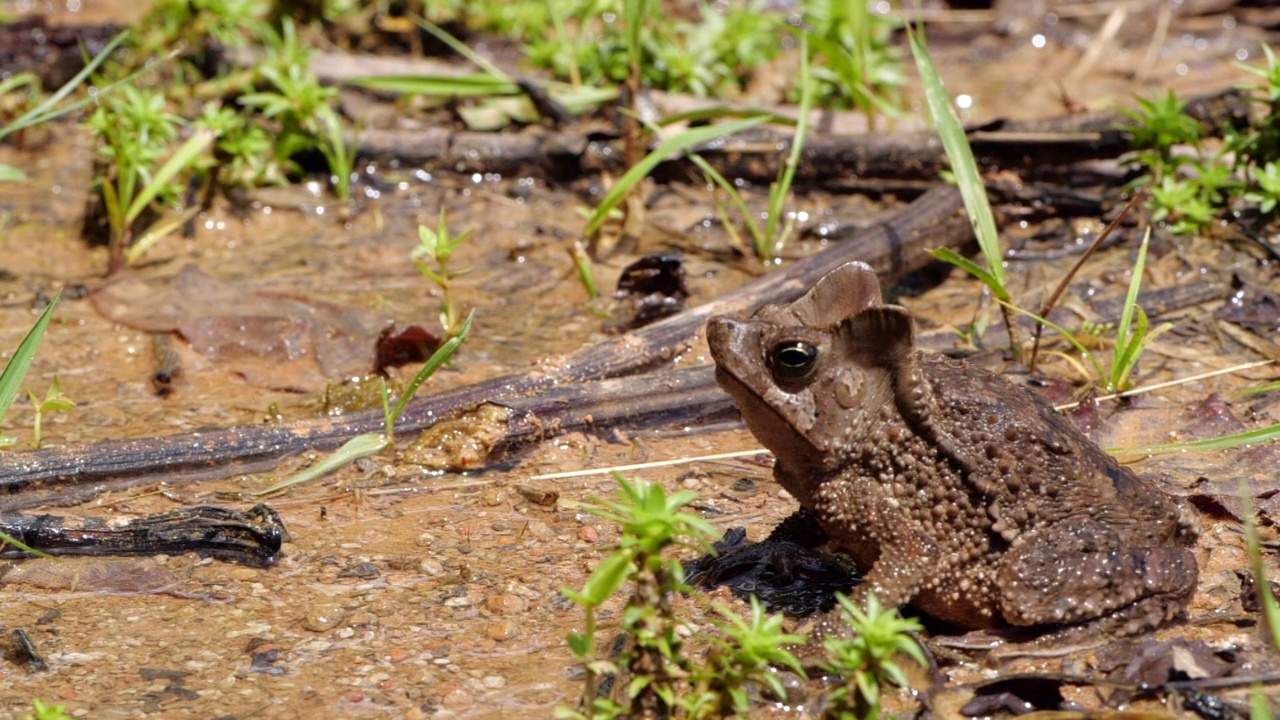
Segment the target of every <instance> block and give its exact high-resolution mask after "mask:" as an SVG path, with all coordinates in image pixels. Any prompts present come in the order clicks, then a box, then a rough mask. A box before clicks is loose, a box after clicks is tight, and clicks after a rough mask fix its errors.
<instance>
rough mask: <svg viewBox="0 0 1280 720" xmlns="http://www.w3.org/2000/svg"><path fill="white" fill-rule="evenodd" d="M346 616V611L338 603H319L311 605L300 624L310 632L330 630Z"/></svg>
mask: <svg viewBox="0 0 1280 720" xmlns="http://www.w3.org/2000/svg"><path fill="white" fill-rule="evenodd" d="M346 617H347V611H346V610H345V609H343V608H342V607H341V606H340V605H335V604H330V603H320V604H316V605H312V606H311V609H310V610H308V611H307V614H306V617H304V618H303V619H302V626H303V627H304V628H306V629H308V630H310V631H312V632H325V631H327V630H332V629H333V628H334V627H336V626H337V625H338V624H340V623H341V622H342V621H343V620H344V619H346Z"/></svg>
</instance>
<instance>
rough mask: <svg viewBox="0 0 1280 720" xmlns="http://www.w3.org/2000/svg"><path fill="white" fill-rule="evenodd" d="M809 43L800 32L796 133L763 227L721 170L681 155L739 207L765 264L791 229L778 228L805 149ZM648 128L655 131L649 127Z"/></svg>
mask: <svg viewBox="0 0 1280 720" xmlns="http://www.w3.org/2000/svg"><path fill="white" fill-rule="evenodd" d="M807 44H808V35H806V34H801V35H800V82H801V87H802V88H803V91H802V92H801V95H800V107H799V116H798V118H797V119H796V121H795V133H794V134H793V135H792V138H791V149H790V152H789V153H788V155H787V159H786V160H785V161H784V162H783V164H782V165H781V166H780V167H779V170H778V179H777V180H775V181H774V182H773V183H771V184H770V185H769V209H768V215H767V218H766V221H765V225H764V227H761V225H760V223H759V222H758V221H757V220H756V217H755V215H754V214H753V213H752V212H751V208H750V207H749V206H748V205H747V202H746V199H745V198H744V197H743V195H742V193H741V192H740V191H739V190H738V188H737V187H735V186H734V184H733V183H731V182H729V180H728V179H727V178H725V176H724V175H723V174H721V173H720V171H718V170H716V169H715V168H714V167H712V166H711V164H710V163H708V162H707V161H706V160H705V159H704V158H703V157H702V156H700V155H698V154H697V153H695V152H692V151H691V150H685V151H684V154H685V156H686V157H687V158H689V160H690V161H691V162H693V164H694V165H696V166H697V167H698V169H700V170H702V173H703V174H704V175H705V176H706V177H707V178H708V179H709V180H710V182H712V183H714V184H715V185H716V187H718V188H720V189H721V190H722V191H724V193H725V194H726V195H728V197H729V200H730V202H732V203H733V205H734V207H736V208H737V209H738V212H739V214H740V215H741V217H742V221H743V223H744V224H745V225H746V228H747V231H748V232H749V233H750V234H751V240H752V243H751V246H752V248H753V249H754V251H755V255H756V257H757V258H759V259H760V260H761V261H762V262H765V263H768V262H770V261H772V260H773V259H774V257H775V256H776V255H777V253H778V252H779V251H780V250H781V249H782V248H783V246H785V245H786V242H787V240H788V239H789V237H790V235H791V232H792V229H793V228H792V225H791V223H790V222H787V223H784V224H782V225H781V229H779V223H780V222H781V219H782V217H783V204H784V203H785V202H786V199H787V197H788V196H789V195H790V194H791V186H792V184H793V183H794V181H795V174H796V168H797V167H798V166H799V164H800V156H801V154H802V153H803V151H804V144H805V140H806V138H807V136H808V132H809V113H810V111H811V110H812V108H813V96H814V93H813V89H814V84H813V83H812V82H811V79H812V78H811V76H810V67H809V61H808V57H809V56H808V53H807V52H806V49H807V46H808V45H807ZM702 117H703V116H702V114H701V113H700V114H699V115H698V116H693V115H692V114H683V115H680V116H676V117H670V118H667V119H666V121H665V122H666V124H671V123H674V122H681V121H684V120H689V119H702ZM760 117H761V116H760V115H758V114H757V115H754V119H758V118H760ZM767 119H768V120H769V121H771V122H790V120H789V119H788V118H785V117H777V116H774V117H768V118H767ZM650 129H651V130H656V128H655V127H653V126H651V127H650ZM716 209H717V211H718V212H719V213H720V219H721V222H722V223H723V224H724V227H725V229H726V231H728V232H729V233H730V235H731V236H732V237H733V239H734V241H735V242H736V243H737V245H738V246H739V247H745V244H744V243H743V242H742V241H741V239H740V238H739V237H738V234H737V231H736V230H734V226H733V223H731V222H729V220H728V218H727V217H726V216H725V213H724V212H723V210H722V209H721V208H720V207H719V205H717V208H716Z"/></svg>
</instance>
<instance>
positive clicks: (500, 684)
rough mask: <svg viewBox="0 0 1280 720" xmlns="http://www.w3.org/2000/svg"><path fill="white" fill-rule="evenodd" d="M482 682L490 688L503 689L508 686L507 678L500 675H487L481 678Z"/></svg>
mask: <svg viewBox="0 0 1280 720" xmlns="http://www.w3.org/2000/svg"><path fill="white" fill-rule="evenodd" d="M480 684H481V685H483V686H484V687H486V688H488V689H489V690H501V689H502V688H504V687H506V686H507V679H506V678H504V677H502V676H500V675H486V676H484V678H482V679H481V680H480Z"/></svg>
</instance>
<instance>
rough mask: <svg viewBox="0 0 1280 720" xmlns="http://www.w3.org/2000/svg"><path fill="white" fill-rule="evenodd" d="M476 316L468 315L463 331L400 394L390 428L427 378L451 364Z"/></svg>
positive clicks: (436, 354) (428, 360)
mask: <svg viewBox="0 0 1280 720" xmlns="http://www.w3.org/2000/svg"><path fill="white" fill-rule="evenodd" d="M475 315H476V311H475V310H472V311H471V312H469V313H467V319H466V320H464V321H463V322H462V329H460V330H459V331H458V334H457V335H454V336H453V337H451V338H449V339H448V340H447V341H445V343H444V344H443V345H441V346H440V347H439V348H438V349H437V350H436V351H435V352H434V353H432V354H431V357H430V358H428V359H427V364H426V365H423V366H422V369H421V370H419V371H418V374H417V375H414V376H413V380H412V381H411V382H410V383H409V386H408V387H406V388H405V389H404V392H403V393H401V394H400V401H399V402H397V403H396V409H395V410H393V411H391V415H389V416H388V417H387V426H388V427H392V428H394V427H395V424H396V420H399V419H400V414H401V413H403V412H404V409H405V406H407V405H408V404H409V401H410V400H412V399H413V395H414V393H416V392H418V388H419V387H420V386H421V385H422V383H424V382H426V381H427V378H429V377H431V376H432V375H434V374H435V373H436V371H437V370H439V369H440V368H441V367H443V366H444V364H445V363H447V362H449V358H451V357H453V354H454V353H455V352H457V351H458V348H459V347H461V346H462V343H464V342H466V341H467V337H468V336H469V335H471V321H472V319H474V318H475Z"/></svg>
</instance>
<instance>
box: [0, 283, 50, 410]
mask: <svg viewBox="0 0 1280 720" xmlns="http://www.w3.org/2000/svg"><path fill="white" fill-rule="evenodd" d="M61 297H62V293H61V292H59V293H58V294H57V295H55V296H54V297H53V302H51V303H49V307H47V308H45V309H44V312H43V313H40V318H39V319H38V320H36V324H35V325H33V326H32V327H31V331H30V332H28V333H27V336H26V337H25V338H23V339H22V343H21V344H19V345H18V349H17V350H15V351H14V353H13V357H11V358H9V362H8V364H6V365H5V366H4V372H2V373H0V420H3V419H4V417H5V415H7V414H9V407H10V406H11V405H13V400H14V398H16V397H18V391H19V390H20V389H21V387H22V381H23V380H25V379H26V377H27V371H28V370H30V369H31V361H32V360H34V359H35V357H36V350H38V349H40V341H41V340H43V339H44V333H45V330H47V329H48V328H49V320H50V319H51V318H52V317H53V309H54V308H56V307H58V300H59V299H60V298H61Z"/></svg>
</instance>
